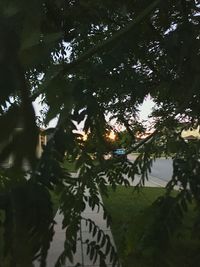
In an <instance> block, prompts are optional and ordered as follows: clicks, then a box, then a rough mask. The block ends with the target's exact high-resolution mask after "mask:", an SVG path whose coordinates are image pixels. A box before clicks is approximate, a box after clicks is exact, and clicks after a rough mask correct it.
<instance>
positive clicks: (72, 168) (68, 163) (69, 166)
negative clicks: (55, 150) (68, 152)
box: [63, 160, 77, 172]
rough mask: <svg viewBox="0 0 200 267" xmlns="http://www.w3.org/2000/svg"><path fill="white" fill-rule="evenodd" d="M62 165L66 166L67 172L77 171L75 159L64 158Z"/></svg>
mask: <svg viewBox="0 0 200 267" xmlns="http://www.w3.org/2000/svg"><path fill="white" fill-rule="evenodd" d="M63 167H64V168H66V170H67V171H68V172H77V169H76V164H75V161H68V160H65V161H64V163H63Z"/></svg>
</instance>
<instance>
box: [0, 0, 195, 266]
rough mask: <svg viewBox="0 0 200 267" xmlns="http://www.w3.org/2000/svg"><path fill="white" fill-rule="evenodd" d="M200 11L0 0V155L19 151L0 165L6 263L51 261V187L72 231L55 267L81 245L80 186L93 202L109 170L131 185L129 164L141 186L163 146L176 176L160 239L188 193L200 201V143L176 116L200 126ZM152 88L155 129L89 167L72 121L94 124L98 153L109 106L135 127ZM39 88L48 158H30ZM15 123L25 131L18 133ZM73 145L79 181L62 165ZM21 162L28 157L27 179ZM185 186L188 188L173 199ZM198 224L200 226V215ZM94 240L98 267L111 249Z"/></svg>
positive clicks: (178, 6)
mask: <svg viewBox="0 0 200 267" xmlns="http://www.w3.org/2000/svg"><path fill="white" fill-rule="evenodd" d="M199 11H200V7H199V5H198V1H195V0H191V1H187V0H179V1H175V0H173V1H162V0H155V1H153V2H152V1H148V0H143V1H129V0H125V1H117V2H116V1H115V2H113V1H111V0H107V1H100V0H95V1H94V0H93V1H90V0H88V1H83V0H81V1H78V0H74V1H71V0H69V1H63V0H57V1H52V0H46V1H44V0H37V1H24V0H22V1H20V2H19V1H16V0H6V1H5V0H2V1H1V3H0V12H1V16H0V36H1V40H2V42H1V46H0V52H1V53H0V86H1V95H0V113H1V116H0V125H1V132H0V143H1V147H2V149H1V153H0V161H3V160H5V159H6V158H8V156H10V155H12V157H13V166H12V168H9V169H3V168H1V170H0V175H1V183H0V193H1V195H0V197H1V202H0V203H1V211H2V216H1V217H2V219H1V221H2V224H1V225H2V226H1V228H2V231H3V232H4V252H3V255H1V258H2V262H3V265H4V266H31V262H32V261H33V259H35V257H39V258H40V261H41V266H45V257H46V254H47V251H48V247H49V244H50V241H51V238H52V236H53V212H52V203H51V197H50V193H51V192H54V193H55V192H56V194H58V195H59V199H60V203H59V207H60V210H61V211H62V212H63V214H64V217H65V219H64V221H63V226H64V227H66V235H67V238H66V242H65V248H66V250H65V251H64V252H63V253H62V254H61V257H60V258H59V259H58V266H59V264H61V263H62V262H63V261H64V258H65V257H69V258H71V253H72V252H73V251H74V249H75V242H76V235H77V230H78V229H79V227H80V220H81V211H83V209H84V206H85V199H86V198H85V189H86V188H88V189H89V192H90V194H91V196H90V198H88V199H89V205H90V206H91V207H94V206H96V205H97V206H98V205H101V203H100V202H99V198H98V188H100V189H101V190H102V191H103V192H105V190H106V187H105V177H107V178H108V181H109V182H111V183H112V185H113V186H114V187H115V186H116V185H117V184H118V183H125V184H127V183H128V181H126V180H125V179H124V178H123V177H124V176H123V174H124V173H126V174H128V176H129V177H130V178H131V179H134V175H135V174H141V184H143V182H144V179H145V178H146V177H147V176H148V170H149V168H150V167H151V164H152V160H153V158H156V157H158V156H159V155H161V154H163V153H165V154H166V155H171V153H173V154H174V155H175V156H174V159H173V160H174V173H173V177H172V180H171V181H170V182H169V184H168V186H167V193H166V196H165V197H163V198H162V199H159V200H158V202H157V206H156V207H157V208H158V209H159V210H160V213H156V214H159V215H157V216H161V217H159V218H162V220H161V219H159V220H157V222H158V221H160V222H163V221H165V222H167V223H165V225H166V226H165V227H166V229H167V231H162V230H163V228H162V227H163V224H162V225H161V224H158V226H157V227H158V229H159V231H158V232H159V233H160V234H161V235H160V238H158V239H157V240H158V244H157V245H159V244H160V243H162V244H164V243H166V242H167V241H166V240H168V238H169V236H170V234H169V235H168V234H166V233H172V232H173V230H174V229H175V228H176V226H178V225H179V222H180V221H181V218H182V217H183V216H184V210H186V208H187V204H188V202H190V201H191V199H194V200H195V203H196V206H197V209H198V210H199V207H200V199H199V196H200V194H199V193H200V192H199V188H200V186H199V166H200V165H199V152H200V150H199V142H195V143H185V142H184V140H183V139H182V138H181V136H180V133H179V132H177V125H179V123H180V120H183V121H184V120H187V121H188V123H190V124H191V125H192V124H194V123H199V115H200V110H199V99H200V96H199V85H200V75H199V73H200V67H199V57H200V53H199V49H200V39H199V36H200V32H199V31H200V27H199ZM148 94H150V95H151V96H152V97H153V99H154V101H155V102H156V105H157V108H156V109H155V111H154V113H153V116H154V122H155V123H154V128H155V131H154V133H153V134H152V135H151V136H149V137H148V138H147V139H146V140H143V141H142V142H141V143H139V144H136V145H135V146H133V148H131V149H130V150H129V152H130V151H131V150H132V149H137V148H138V147H140V148H141V154H140V155H139V156H138V158H137V160H136V161H135V162H134V163H133V164H131V163H127V162H123V163H119V162H117V161H116V160H109V161H105V160H99V164H94V161H93V158H92V157H91V155H90V153H89V151H88V150H87V146H86V145H85V143H84V142H82V141H81V140H80V139H78V138H77V134H76V133H75V130H76V124H77V123H80V122H82V121H84V131H85V132H86V133H88V132H90V134H91V136H92V138H93V139H94V140H95V144H96V151H97V158H98V159H102V158H103V153H104V152H105V151H106V147H107V144H106V140H105V138H103V137H104V135H105V133H106V131H107V130H109V129H110V125H109V122H108V121H107V119H106V115H108V114H112V116H113V117H115V118H116V120H117V123H120V124H122V125H124V126H125V127H126V128H127V130H128V131H129V130H130V129H132V130H134V127H135V125H136V127H137V124H134V123H132V122H133V121H134V119H133V118H136V116H137V107H138V105H139V104H141V103H142V102H143V100H144V98H145V97H146V96H147V95H148ZM38 96H41V97H42V99H43V103H44V104H46V105H47V107H48V109H47V112H46V114H45V120H44V123H45V124H47V123H48V122H49V121H50V120H51V119H52V118H54V117H56V116H57V117H58V124H57V126H56V127H55V129H52V138H51V139H50V140H49V142H48V144H47V146H46V148H45V151H44V153H43V155H42V157H41V159H37V158H36V155H35V150H36V144H37V139H38V130H37V125H36V120H35V114H34V109H33V107H32V102H33V101H34V100H35V99H36V97H38ZM75 122H76V123H75ZM19 125H21V126H22V130H21V131H16V130H15V129H16V128H17V127H18V126H19ZM161 139H162V142H157V140H159V141H160V140H161ZM66 151H67V153H68V155H71V156H72V158H74V159H77V158H78V159H77V160H76V165H77V167H78V168H80V172H79V176H78V177H77V179H74V178H72V177H71V176H70V173H69V172H67V170H66V169H65V168H63V165H62V162H63V158H64V155H65V152H66ZM152 155H153V158H152ZM24 161H26V162H27V163H28V164H29V172H28V175H29V179H28V180H27V173H26V172H25V171H23V168H22V167H23V164H24ZM111 170H112V171H111ZM179 183H180V184H181V186H182V187H181V191H180V192H179V193H178V196H177V197H172V196H171V195H170V192H171V191H172V189H173V187H174V186H175V185H176V184H179ZM41 203H43V205H40V204H41ZM32 206H33V207H34V212H33V210H32V209H31V207H32ZM44 211H45V214H44ZM25 213H26V214H27V215H26V217H24V214H25ZM34 214H35V215H34ZM41 214H42V216H43V219H41ZM34 216H35V217H34ZM171 216H173V218H174V219H173V220H171ZM24 218H25V219H24ZM44 218H45V219H44ZM155 218H156V219H158V217H156V216H155ZM72 225H73V227H72ZM195 226H196V229H199V218H197V223H196V225H195ZM22 229H25V230H24V231H23V234H22ZM166 229H165V230H166ZM162 233H165V235H163V234H162ZM198 233H199V230H198ZM154 234H156V233H154ZM39 236H40V238H39V239H38V237H39ZM27 238H28V239H29V240H30V246H26V243H25V242H26V240H27ZM163 240H164V241H163ZM36 241H37V242H36ZM108 243H109V242H108ZM18 244H21V246H18ZM89 245H90V244H88V246H89ZM25 247H26V248H27V253H26V255H27V257H26V259H24V262H22V257H20V255H21V253H22V251H23V249H24V248H25ZM97 248H99V247H96V246H94V250H95V253H99V255H100V256H101V261H102V266H103V264H104V265H105V263H104V254H103V252H102V251H101V249H97ZM111 251H112V250H111ZM94 255H95V254H94ZM94 255H93V256H94ZM113 261H114V264H115V261H116V257H113Z"/></svg>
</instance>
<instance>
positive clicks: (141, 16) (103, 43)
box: [63, 0, 161, 71]
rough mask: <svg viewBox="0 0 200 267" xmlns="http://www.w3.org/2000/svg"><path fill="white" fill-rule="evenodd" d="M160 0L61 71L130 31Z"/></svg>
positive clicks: (70, 67) (71, 66)
mask: <svg viewBox="0 0 200 267" xmlns="http://www.w3.org/2000/svg"><path fill="white" fill-rule="evenodd" d="M160 1H161V0H155V1H154V2H153V3H151V4H150V5H149V6H148V7H147V8H145V10H144V11H142V12H141V13H140V14H139V15H138V16H137V17H136V18H135V19H134V20H133V21H131V22H130V23H129V24H128V25H127V26H126V27H125V28H123V29H121V30H119V31H118V32H116V33H115V34H113V36H112V37H110V38H108V39H106V40H104V41H103V42H102V43H101V44H99V45H96V46H95V47H93V48H91V49H89V50H88V51H86V52H85V53H84V54H83V55H81V56H80V57H79V58H78V59H77V60H75V61H73V62H71V63H68V64H66V65H64V69H63V71H69V70H70V69H72V68H74V67H75V66H77V65H79V64H80V63H82V62H83V61H85V60H87V59H88V58H90V57H91V56H93V55H94V54H96V53H99V52H101V51H103V50H104V49H105V48H106V47H107V46H108V45H110V44H113V43H116V41H118V40H119V39H120V38H121V37H123V36H124V35H125V34H127V33H128V32H130V31H131V30H132V29H133V28H134V27H135V26H136V25H137V24H138V23H140V22H141V21H142V20H143V19H144V18H145V17H146V16H147V15H148V14H149V13H151V12H152V11H153V10H154V8H155V7H156V6H157V5H158V3H159V2H160Z"/></svg>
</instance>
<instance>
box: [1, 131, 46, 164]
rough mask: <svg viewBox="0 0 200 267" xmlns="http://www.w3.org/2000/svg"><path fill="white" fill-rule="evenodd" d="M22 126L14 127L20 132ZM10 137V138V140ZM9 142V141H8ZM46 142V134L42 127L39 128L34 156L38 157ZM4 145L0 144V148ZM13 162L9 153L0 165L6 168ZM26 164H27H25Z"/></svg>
mask: <svg viewBox="0 0 200 267" xmlns="http://www.w3.org/2000/svg"><path fill="white" fill-rule="evenodd" d="M22 130H23V128H22V127H18V128H16V129H15V131H16V132H20V131H22ZM11 140H12V139H10V141H11ZM8 142H9V141H8ZM46 144H47V135H46V134H45V133H44V129H41V128H40V129H39V137H38V144H37V147H36V157H37V158H40V157H41V155H42V152H43V148H44V146H45V145H46ZM5 146H6V144H1V146H0V149H4V147H5ZM12 164H13V155H12V154H11V155H9V156H8V158H6V160H4V161H3V162H0V166H2V167H5V168H8V167H10V166H12ZM25 165H27V164H25Z"/></svg>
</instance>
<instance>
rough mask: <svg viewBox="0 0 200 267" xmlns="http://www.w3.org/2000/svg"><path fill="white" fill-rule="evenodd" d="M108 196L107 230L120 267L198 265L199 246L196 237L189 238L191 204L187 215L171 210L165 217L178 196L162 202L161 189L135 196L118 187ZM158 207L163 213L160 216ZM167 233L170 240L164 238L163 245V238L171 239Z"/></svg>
mask: <svg viewBox="0 0 200 267" xmlns="http://www.w3.org/2000/svg"><path fill="white" fill-rule="evenodd" d="M108 196H109V197H108V198H107V197H104V198H103V201H104V203H105V207H106V209H107V210H108V211H109V212H110V214H111V217H112V223H111V227H112V231H113V234H114V239H115V241H116V245H117V248H118V252H119V257H120V260H121V262H122V266H126V267H129V266H133V265H135V266H141V267H143V266H170V267H171V266H178V265H182V266H191V267H192V266H195V265H198V261H199V256H198V253H197V250H198V249H199V246H200V242H199V239H198V237H197V236H196V235H195V236H192V235H191V228H192V225H193V223H194V219H195V216H196V210H194V205H193V204H194V203H193V204H191V205H189V207H188V213H186V212H184V211H183V213H182V214H181V216H180V212H179V211H176V210H175V209H173V211H172V212H170V213H169V210H170V206H171V205H173V206H174V207H175V208H177V204H178V203H177V202H176V205H175V200H176V199H178V192H173V193H172V194H171V197H170V198H168V199H166V198H165V189H164V188H147V187H146V188H142V189H141V190H140V191H139V193H138V192H136V191H135V190H133V188H125V187H122V186H119V187H118V188H117V190H116V191H115V192H113V190H112V189H111V188H108ZM157 198H158V199H159V201H158V200H156V199H157ZM158 202H159V203H158ZM160 207H162V209H164V211H163V212H162V213H160V212H159V208H160ZM182 216H183V220H182V224H177V226H178V227H175V224H176V222H177V218H178V217H179V218H180V217H182ZM172 225H173V226H172ZM171 226H172V228H171ZM166 227H167V228H166ZM169 228H171V229H169ZM167 229H168V230H167ZM171 230H172V231H173V238H170V239H168V238H167V240H168V242H166V236H167V235H170V236H172V232H171ZM162 238H164V240H165V242H163V240H162ZM196 253H197V254H196Z"/></svg>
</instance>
